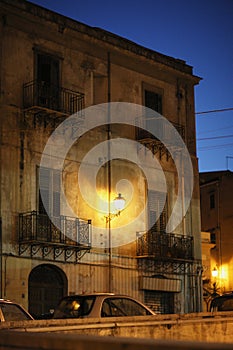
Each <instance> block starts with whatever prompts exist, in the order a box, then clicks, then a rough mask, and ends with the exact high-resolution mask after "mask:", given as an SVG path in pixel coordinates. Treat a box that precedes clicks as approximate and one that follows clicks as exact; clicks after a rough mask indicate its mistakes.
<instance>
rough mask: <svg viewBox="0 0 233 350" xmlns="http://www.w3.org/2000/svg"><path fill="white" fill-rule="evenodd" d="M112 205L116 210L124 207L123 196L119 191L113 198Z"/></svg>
mask: <svg viewBox="0 0 233 350" xmlns="http://www.w3.org/2000/svg"><path fill="white" fill-rule="evenodd" d="M114 206H115V208H116V210H117V211H118V212H120V211H121V210H123V209H124V207H125V198H124V197H122V195H121V193H118V196H117V197H116V198H114Z"/></svg>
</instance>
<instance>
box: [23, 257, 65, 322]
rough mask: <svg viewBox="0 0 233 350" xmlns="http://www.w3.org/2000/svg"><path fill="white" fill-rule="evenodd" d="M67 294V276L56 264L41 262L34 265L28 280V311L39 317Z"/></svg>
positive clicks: (47, 312)
mask: <svg viewBox="0 0 233 350" xmlns="http://www.w3.org/2000/svg"><path fill="white" fill-rule="evenodd" d="M66 294H67V277H66V275H65V273H64V272H63V271H62V270H61V269H59V268H58V267H57V266H54V265H52V264H43V265H39V266H37V267H35V268H34V269H33V270H32V271H31V273H30V275H29V281H28V298H29V312H30V313H31V314H32V315H33V316H34V317H35V318H39V317H41V315H45V314H49V312H50V310H51V309H54V308H55V306H56V305H57V304H58V302H59V300H60V299H61V298H62V297H63V296H64V295H66Z"/></svg>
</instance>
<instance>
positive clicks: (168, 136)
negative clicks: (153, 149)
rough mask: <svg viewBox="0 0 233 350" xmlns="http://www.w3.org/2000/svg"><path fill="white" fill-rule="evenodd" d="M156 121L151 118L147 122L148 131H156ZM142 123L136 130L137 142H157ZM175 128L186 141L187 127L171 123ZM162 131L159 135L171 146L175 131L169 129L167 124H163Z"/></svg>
mask: <svg viewBox="0 0 233 350" xmlns="http://www.w3.org/2000/svg"><path fill="white" fill-rule="evenodd" d="M155 121H156V119H153V118H151V119H150V120H149V121H145V123H146V127H147V130H148V129H149V130H154V127H153V123H154V122H155ZM141 123H142V121H140V120H138V122H137V124H138V125H137V126H138V128H137V129H136V139H137V140H139V141H140V140H141V141H143V140H148V139H151V140H157V141H159V140H158V139H156V137H155V136H154V135H152V134H151V133H150V132H149V131H147V130H145V126H144V125H141ZM171 124H172V125H173V127H174V128H175V129H176V131H177V132H178V133H179V134H180V136H181V137H182V139H183V140H185V127H184V126H183V125H181V124H178V123H173V122H171ZM160 128H161V130H159V134H160V135H161V136H163V137H164V140H166V142H167V143H168V144H169V143H170V142H171V140H172V139H173V138H174V137H173V130H172V129H170V128H168V127H167V125H166V124H163V123H161V125H160Z"/></svg>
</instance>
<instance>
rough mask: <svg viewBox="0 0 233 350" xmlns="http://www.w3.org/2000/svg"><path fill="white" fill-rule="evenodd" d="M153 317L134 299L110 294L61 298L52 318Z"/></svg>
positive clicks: (146, 308)
mask: <svg viewBox="0 0 233 350" xmlns="http://www.w3.org/2000/svg"><path fill="white" fill-rule="evenodd" d="M146 315H155V313H154V312H153V311H152V310H150V309H149V308H148V307H147V306H146V305H144V304H143V303H141V302H140V301H138V300H135V299H134V298H131V297H128V296H125V295H117V294H110V293H100V294H85V295H83V294H81V295H71V296H66V297H64V298H62V300H61V301H60V303H59V305H58V306H57V307H56V308H55V311H54V314H53V317H52V318H56V319H57V318H83V317H117V316H146Z"/></svg>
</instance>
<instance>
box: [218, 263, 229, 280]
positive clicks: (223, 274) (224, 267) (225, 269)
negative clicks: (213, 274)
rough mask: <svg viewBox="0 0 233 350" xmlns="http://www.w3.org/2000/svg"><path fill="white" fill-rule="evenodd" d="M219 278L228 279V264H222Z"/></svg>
mask: <svg viewBox="0 0 233 350" xmlns="http://www.w3.org/2000/svg"><path fill="white" fill-rule="evenodd" d="M219 278H221V279H222V280H225V281H228V265H227V264H225V265H222V266H221V268H220V274H219Z"/></svg>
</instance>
